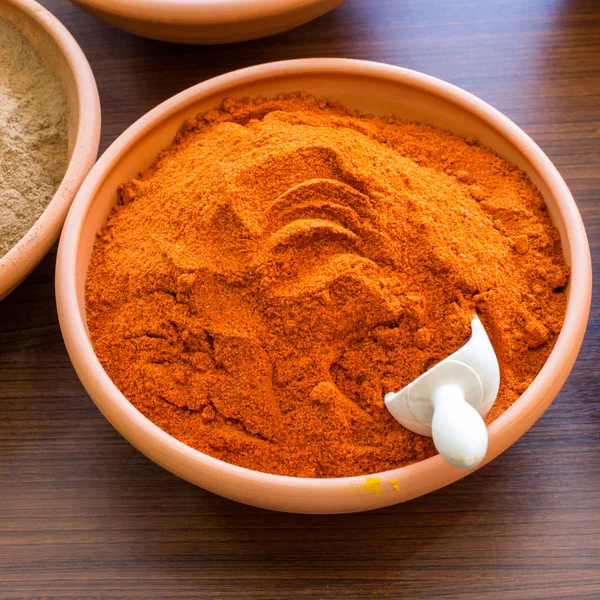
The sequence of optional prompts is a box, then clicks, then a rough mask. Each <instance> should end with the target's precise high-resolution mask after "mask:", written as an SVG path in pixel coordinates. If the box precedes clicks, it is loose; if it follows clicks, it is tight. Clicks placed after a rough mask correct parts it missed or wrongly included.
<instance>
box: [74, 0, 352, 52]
mask: <svg viewBox="0 0 600 600" xmlns="http://www.w3.org/2000/svg"><path fill="white" fill-rule="evenodd" d="M254 1H256V0H254ZM343 1H344V0H318V1H313V2H307V3H305V4H303V5H302V6H298V7H293V8H292V9H291V10H290V9H287V8H286V6H285V5H286V2H284V1H283V0H282V2H281V11H279V12H278V13H276V14H265V15H263V16H260V17H254V18H249V19H245V20H234V21H232V20H226V19H225V18H224V19H223V21H222V22H218V21H216V20H215V19H214V17H213V18H212V20H211V22H203V21H202V19H201V18H197V19H194V18H188V19H185V20H184V19H181V20H178V19H174V20H170V21H165V20H161V19H157V18H153V17H154V16H153V14H152V8H151V7H148V8H147V9H146V10H145V11H144V12H143V14H139V15H130V14H126V13H125V12H124V11H121V10H119V8H118V6H113V4H111V3H106V4H105V5H104V6H103V5H102V4H100V5H99V4H98V3H97V2H89V1H88V0H71V2H73V4H76V5H77V6H79V8H81V9H82V10H84V11H85V12H87V13H89V14H91V15H92V16H94V17H96V18H97V19H100V20H101V21H104V22H105V23H108V24H109V25H113V26H114V27H118V28H120V29H124V30H125V31H128V32H130V33H133V34H135V35H139V36H141V37H146V38H150V39H154V40H162V41H164V42H176V43H180V44H229V43H233V42H245V41H248V40H255V39H259V38H263V37H266V36H269V35H275V34H277V33H281V32H283V31H287V30H289V29H293V28H294V27H298V26H300V25H303V24H304V23H308V22H309V21H312V20H313V19H316V18H317V17H320V16H321V15H324V14H325V13H327V12H329V11H330V10H332V9H334V8H335V7H336V6H338V5H339V4H341V3H342V2H343ZM140 4H143V2H140ZM214 4H215V8H214V11H213V12H214V13H218V4H219V3H218V2H215V3H214ZM140 12H141V11H140Z"/></svg>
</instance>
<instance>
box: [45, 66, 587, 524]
mask: <svg viewBox="0 0 600 600" xmlns="http://www.w3.org/2000/svg"><path fill="white" fill-rule="evenodd" d="M294 90H304V91H308V92H312V93H313V94H316V95H318V96H320V97H324V98H333V99H336V100H339V101H340V102H343V103H344V104H346V105H347V106H349V107H354V108H357V109H360V110H363V111H367V112H373V113H380V114H384V113H387V112H391V113H395V114H396V115H401V116H403V117H407V118H410V119H417V120H421V121H425V122H427V123H431V124H433V125H438V126H443V127H445V128H448V129H451V130H453V131H455V132H456V133H458V134H461V135H469V136H475V137H477V138H479V139H480V140H481V141H482V142H483V143H484V144H486V145H488V146H489V147H491V148H493V149H494V150H495V151H497V152H498V153H499V154H500V155H501V156H503V157H504V158H506V159H507V160H509V161H512V162H514V163H516V164H517V165H518V166H519V167H521V168H522V169H524V170H525V171H526V172H527V173H528V174H529V176H530V177H531V179H532V180H533V181H534V182H535V184H536V185H537V186H538V188H539V189H540V191H541V192H542V194H543V196H544V198H545V200H546V203H547V205H548V209H549V211H550V214H551V217H552V219H553V221H554V223H555V224H556V225H557V227H558V229H559V231H560V235H561V239H562V245H563V248H564V254H565V258H566V260H567V261H568V263H569V264H570V265H571V268H572V276H571V280H570V283H569V286H568V306H567V312H566V318H565V322H564V326H563V329H562V332H561V333H560V335H559V337H558V340H557V342H556V345H555V347H554V349H553V351H552V353H551V354H550V357H549V358H548V361H547V362H546V364H545V365H544V367H543V369H542V370H541V371H540V373H539V375H538V376H537V377H536V378H535V380H534V381H533V383H532V384H531V385H530V386H529V388H528V389H527V390H526V391H525V392H524V393H523V395H522V396H521V397H520V398H519V399H518V400H517V401H516V402H515V403H514V405H513V406H512V407H511V408H510V409H509V410H507V411H506V412H505V413H504V414H503V415H501V416H500V417H499V418H498V419H497V420H496V421H494V422H493V423H492V424H491V425H490V427H489V449H488V453H487V455H486V458H485V461H484V464H485V462H489V461H490V460H492V459H493V458H495V457H496V456H498V455H499V454H500V453H501V452H503V451H504V450H506V449H507V448H508V447H509V446H510V445H511V444H513V443H514V442H515V441H516V440H517V439H519V437H521V436H522V435H523V434H524V433H525V432H526V431H527V430H528V429H529V428H530V427H531V426H532V425H533V423H535V421H536V420H537V419H538V418H539V417H540V415H541V414H542V413H543V412H544V410H546V408H547V407H548V405H549V404H550V403H551V402H552V400H553V399H554V397H555V396H556V394H557V393H558V391H559V390H560V388H561V386H562V385H563V383H564V382H565V380H566V379H567V376H568V375H569V372H570V370H571V368H572V366H573V363H574V362H575V358H576V356H577V353H578V351H579V348H580V345H581V342H582V339H583V335H584V331H585V327H586V323H587V318H588V313H589V308H590V298H591V261H590V252H589V247H588V243H587V239H586V234H585V229H584V227H583V223H582V220H581V217H580V215H579V211H578V210H577V206H576V204H575V202H574V201H573V197H572V196H571V193H570V192H569V189H568V188H567V186H566V184H565V182H564V181H563V179H562V178H561V176H560V175H559V173H558V171H557V170H556V168H555V167H554V166H553V165H552V163H551V162H550V160H549V159H548V158H547V157H546V155H545V154H544V153H543V152H542V150H540V148H539V147H538V146H537V145H536V144H535V143H534V142H533V141H532V140H531V139H530V138H529V137H528V136H527V135H526V134H525V133H524V132H523V131H521V129H519V128H518V127H517V126H516V125H515V124H514V123H512V122H511V121H510V120H509V119H507V118H506V117H505V116H503V115H502V114H501V113H499V112H498V111H497V110H495V109H493V108H492V107H491V106H489V105H488V104H486V103H485V102H483V101H481V100H479V99H478V98H476V97H474V96H472V95H471V94H469V93H467V92H465V91H463V90H461V89H459V88H457V87H454V86H452V85H450V84H448V83H445V82H443V81H440V80H439V79H434V78H433V77H429V76H427V75H423V74H422V73H416V72H414V71H409V70H406V69H402V68H399V67H393V66H389V65H383V64H377V63H370V62H363V61H355V60H344V59H306V60H296V61H286V62H280V63H272V64H267V65H261V66H258V67H252V68H249V69H243V70H241V71H236V72H234V73H229V74H227V75H222V76H220V77H217V78H215V79H211V80H210V81H206V82H204V83H201V84H199V85H197V86H195V87H192V88H190V89H188V90H186V91H184V92H182V93H180V94H178V95H177V96H175V97H173V98H171V99H170V100H168V101H166V102H164V103H163V104H161V105H160V106H158V107H157V108H155V109H154V110H152V111H150V112H149V113H148V114H147V115H145V116H144V117H142V118H141V119H140V120H139V121H137V122H136V123H135V124H134V125H132V126H131V127H130V128H129V129H128V130H127V131H126V132H125V133H123V134H122V135H121V136H120V137H119V138H118V139H117V140H116V141H115V142H114V143H113V144H112V146H111V147H110V148H109V149H108V150H107V151H106V153H105V154H104V155H103V156H102V158H101V159H100V160H99V162H98V164H96V166H95V167H94V169H93V170H92V172H91V173H90V175H89V176H88V178H87V179H86V181H85V183H84V184H83V186H82V187H81V189H80V191H79V193H78V195H77V198H76V199H75V202H74V203H73V207H72V209H71V212H70V214H69V217H68V219H67V222H66V225H65V228H64V232H63V236H62V240H61V243H60V248H59V256H58V267H57V277H56V293H57V303H58V312H59V318H60V324H61V328H62V332H63V335H64V339H65V342H66V345H67V349H68V351H69V354H70V356H71V360H72V361H73V365H74V366H75V369H76V371H77V373H78V375H79V377H80V378H81V381H82V382H83V384H84V386H85V387H86V389H87V391H88V392H89V394H90V396H91V397H92V399H93V400H94V402H95V403H96V405H97V406H98V408H99V409H100V410H101V411H102V412H103V413H104V415H105V416H106V418H107V419H108V420H109V421H110V422H111V423H112V424H113V425H114V426H115V427H116V428H117V429H118V430H119V431H120V432H121V433H122V435H123V436H124V437H126V438H127V439H128V440H129V441H130V442H131V443H132V444H133V445H134V446H136V447H137V448H138V449H139V450H140V451H141V452H143V453H144V454H146V455H147V456H148V457H150V458H151V459H152V460H154V461H156V462H157V463H158V464H160V465H162V466H163V467H165V468H166V469H169V470H170V471H172V472H173V473H175V474H177V475H179V476H180V477H183V478H184V479H187V480H188V481H191V482H193V483H195V484H197V485H199V486H201V487H203V488H206V489H207V490H210V491H212V492H215V493H217V494H221V495H223V496H226V497H228V498H232V499H234V500H238V501H240V502H245V503H248V504H252V505H255V506H261V507H266V508H271V509H276V510H282V511H292V512H302V513H341V512H351V511H360V510H367V509H372V508H378V507H382V506H387V505H390V504H395V503H397V502H402V501H405V500H409V499H411V498H415V497H416V496H420V495H421V494H426V493H428V492H431V491H433V490H436V489H438V488H440V487H442V486H445V485H448V484H449V483H452V482H454V481H456V480H457V479H460V478H461V477H464V476H465V475H466V472H465V471H461V470H458V469H455V468H453V467H451V466H450V465H449V464H447V463H446V462H445V461H444V460H443V459H442V458H441V457H440V456H434V457H432V458H429V459H427V460H424V461H421V462H419V463H416V464H413V465H410V466H407V467H403V468H400V469H396V470H393V471H387V472H385V473H373V474H371V475H370V476H361V477H347V478H338V479H302V478H293V477H282V476H278V475H269V474H266V473H259V472H256V471H252V470H248V469H244V468H241V467H237V466H234V465H231V464H228V463H226V462H223V461H220V460H217V459H215V458H212V457H210V456H207V455H206V454H203V453H201V452H198V451H196V450H193V449H192V448H190V447H188V446H186V445H185V444H183V443H181V442H179V441H177V440H176V439H174V438H173V437H171V436H169V435H168V434H166V433H165V432H163V431H162V430H161V429H159V428H158V427H156V426H155V425H154V424H153V423H151V422H150V421H149V420H148V419H146V417H144V416H143V415H142V414H141V413H140V412H138V410H137V409H135V408H134V407H133V406H132V405H131V404H130V403H129V402H128V401H127V399H126V398H125V397H124V396H123V394H121V392H120V391H119V390H118V389H117V388H116V387H115V385H114V384H113V383H112V381H111V380H110V379H109V377H108V375H107V374H106V373H105V372H104V370H103V368H102V366H101V365H100V363H99V361H98V359H97V357H96V355H95V354H94V349H93V347H92V344H91V343H90V339H89V335H88V330H87V327H86V316H85V303H84V286H85V278H86V271H87V267H88V262H89V259H90V255H91V252H92V248H93V245H94V241H95V236H96V232H97V231H98V230H99V229H100V228H101V227H102V226H103V224H104V223H105V222H106V219H107V217H108V214H109V213H110V210H111V208H112V206H113V205H114V203H115V201H116V189H117V185H118V184H120V183H122V182H125V181H127V180H129V179H131V178H133V177H134V176H136V174H137V173H138V172H139V171H140V170H141V169H144V168H145V167H146V166H148V165H149V164H150V162H151V161H152V160H153V159H154V157H155V156H156V155H157V153H158V152H159V150H161V149H162V148H163V147H165V146H166V145H168V144H169V142H170V141H171V140H172V138H173V136H174V135H175V132H176V131H177V129H178V128H179V126H180V125H181V124H182V122H183V121H184V120H185V119H187V118H189V117H192V116H193V115H195V114H196V113H198V112H200V111H205V110H208V109H209V108H211V107H214V106H215V105H217V104H218V103H219V102H220V101H221V99H222V98H223V97H226V96H234V97H235V96H251V97H252V96H258V95H265V96H270V95H275V94H278V93H280V92H285V91H294ZM507 468H509V467H507ZM394 480H395V482H394ZM391 482H394V484H393V485H392V484H391Z"/></svg>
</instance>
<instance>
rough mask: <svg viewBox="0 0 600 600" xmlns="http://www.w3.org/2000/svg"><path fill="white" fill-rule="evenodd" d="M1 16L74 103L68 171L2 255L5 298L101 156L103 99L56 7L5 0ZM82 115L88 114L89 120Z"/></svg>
mask: <svg viewBox="0 0 600 600" xmlns="http://www.w3.org/2000/svg"><path fill="white" fill-rule="evenodd" d="M0 18H2V19H7V20H9V21H11V22H12V23H13V24H14V25H15V26H16V27H17V28H18V29H19V30H20V31H21V33H22V34H23V35H24V36H25V37H26V38H27V40H28V41H29V43H30V44H31V45H32V46H33V47H34V48H35V49H36V50H37V51H38V53H39V55H40V56H41V57H42V59H43V60H44V62H45V63H46V65H47V66H48V67H49V68H50V69H52V70H53V71H54V73H56V75H57V77H58V78H59V80H60V82H61V83H62V86H63V88H64V90H65V94H66V96H67V102H68V105H69V117H68V119H69V120H68V143H69V148H68V151H69V165H68V169H67V172H66V173H65V176H64V178H63V181H62V182H61V184H60V186H59V188H58V189H57V191H56V194H55V195H54V197H53V198H52V200H51V202H50V203H49V204H48V206H47V207H46V209H45V210H44V212H43V213H42V215H41V216H40V217H39V219H38V221H37V222H36V223H35V224H34V225H33V227H32V228H31V229H30V231H29V232H28V233H27V234H26V235H25V236H24V237H23V239H22V240H21V241H19V242H18V243H17V244H16V245H15V247H14V248H12V249H11V250H10V251H9V252H8V253H7V254H6V255H4V256H3V257H1V258H0V300H1V299H2V298H4V297H5V296H6V295H8V294H9V293H10V292H11V291H12V290H14V289H15V288H16V287H17V286H18V285H19V284H20V283H21V282H22V281H23V280H24V279H25V278H26V277H27V276H28V275H29V273H31V271H32V270H33V269H34V268H35V267H36V266H37V265H38V263H39V262H40V261H41V260H42V258H43V257H44V256H45V255H46V254H47V252H48V251H49V250H50V248H51V246H52V244H54V242H55V241H56V240H57V239H58V236H59V234H60V228H61V226H62V224H63V221H64V220H65V217H66V216H67V212H68V210H69V207H70V205H71V202H72V200H73V198H74V197H75V194H76V192H77V190H78V189H79V186H80V185H81V183H82V181H83V180H84V178H85V176H86V175H87V173H88V172H89V170H90V169H91V168H92V166H93V164H94V162H95V160H96V156H97V153H98V147H99V144H100V100H99V98H98V90H97V88H96V83H95V80H94V76H93V74H92V71H91V68H90V66H89V64H88V62H87V60H86V58H85V56H84V55H83V52H82V51H81V49H80V48H79V46H78V45H77V43H76V42H75V40H74V39H73V38H72V37H71V35H70V33H69V32H68V31H67V30H66V29H65V28H64V27H63V25H62V24H61V23H60V22H59V21H58V20H57V19H56V18H55V17H54V16H53V15H52V14H51V13H49V12H48V11H47V10H46V9H44V8H43V7H42V6H40V5H39V4H38V3H37V2H32V1H31V0H0ZM82 115H86V122H85V123H83V122H82V120H81V116H82Z"/></svg>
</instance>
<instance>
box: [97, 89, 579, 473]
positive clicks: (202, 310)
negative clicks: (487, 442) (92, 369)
mask: <svg viewBox="0 0 600 600" xmlns="http://www.w3.org/2000/svg"><path fill="white" fill-rule="evenodd" d="M567 280H568V268H567V267H566V266H565V263H564V260H563V258H562V252H561V247H560V241H559V235H558V232H557V231H556V229H555V228H554V227H553V225H552V224H551V222H550V219H549V217H548V214H547V211H546V207H545V205H544V202H543V200H542V197H541V195H540V193H539V191H538V190H537V189H536V188H535V187H534V185H533V184H532V183H531V181H530V180H529V179H528V178H527V176H526V175H525V174H524V173H523V172H522V171H520V170H519V169H518V168H516V167H515V166H513V165H511V164H509V163H507V162H506V161H504V160H502V159H501V158H499V157H498V156H496V155H495V154H494V153H493V152H491V151H490V150H488V149H486V148H484V147H482V146H481V145H479V144H478V143H477V142H476V141H475V140H472V139H462V138H460V137H457V136H454V135H452V134H450V133H448V132H445V131H442V130H440V129H437V128H433V127H430V126H426V125H422V124H418V123H410V122H405V121H402V120H399V119H396V118H393V117H386V118H378V117H374V116H370V115H364V114H359V113H356V112H353V111H350V110H348V109H346V108H344V107H343V106H340V105H339V104H336V103H334V102H325V101H321V100H318V99H316V98H314V97H312V96H309V95H307V94H302V93H295V94H288V95H283V96H281V97H279V98H277V99H274V100H272V99H264V98H260V99H257V100H249V99H242V100H231V99H228V100H225V101H224V102H223V103H222V105H221V106H220V107H219V108H218V109H214V110H211V111H209V112H207V113H206V114H203V115H199V116H198V117H197V118H196V119H192V120H191V121H189V122H188V123H186V124H185V125H184V127H183V128H182V130H181V131H180V132H179V134H178V135H177V137H176V139H175V141H174V142H173V143H172V144H171V145H170V146H169V147H168V148H166V149H165V150H164V151H163V152H162V153H161V154H160V155H159V157H158V158H157V160H156V161H155V162H154V164H153V165H152V166H151V167H150V168H149V169H148V170H147V171H145V172H144V173H142V174H141V175H140V176H139V177H138V178H137V179H134V180H132V181H130V182H129V183H126V184H125V185H123V186H121V188H120V202H119V204H118V205H117V206H116V208H115V210H114V212H113V213H112V215H111V217H110V219H109V221H108V223H107V224H106V226H105V227H104V229H103V230H102V232H101V233H100V234H99V237H98V241H97V243H96V246H95V249H94V253H93V257H92V261H91V264H90V267H89V272H88V280H87V289H86V302H87V316H88V323H89V329H90V333H91V337H92V341H93V344H94V347H95V350H96V352H97V355H98V357H99V359H100V361H101V363H102V364H103V366H104V368H105V369H106V371H107V373H108V374H109V376H110V377H111V378H112V380H113V381H114V382H115V384H116V385H117V386H118V387H119V388H120V389H121V390H122V391H123V393H124V394H125V396H126V397H127V398H128V399H129V400H130V401H131V402H132V403H133V404H134V405H135V406H136V407H137V408H138V409H139V410H140V411H141V412H142V413H143V414H144V415H146V416H147V417H148V418H149V419H151V420H152V421H153V422H154V423H156V424H157V425H158V426H159V427H161V428H162V429H164V430H165V431H167V432H168V433H170V434H171V435H173V436H175V437H176V438H178V439H179V440H181V441H182V442H184V443H186V444H189V445H190V446H192V447H194V448H197V449H198V450H201V451H203V452H206V453H208V454H210V455H212V456H215V457H217V458H221V459H223V460H226V461H228V462H231V463H235V464H237V465H241V466H244V467H249V468H251V469H257V470H260V471H267V472H270V473H278V474H283V475H294V476H301V477H336V476H348V475H358V474H365V473H374V472H378V471H383V470H386V469H391V468H395V467H399V466H402V465H406V464H408V463H411V462H414V461H417V460H421V459H424V458H426V457H428V456H431V455H432V454H434V453H435V449H434V447H433V444H432V442H431V440H430V439H428V438H424V437H421V436H418V435H415V434H413V433H411V432H409V431H407V430H406V429H404V428H403V427H402V426H400V425H399V424H398V423H397V422H396V421H395V420H394V419H393V418H392V417H391V415H390V414H389V413H388V412H387V410H386V408H385V406H384V404H383V396H384V394H385V393H386V392H389V391H396V390H399V389H401V388H402V387H403V386H405V385H406V384H408V383H409V382H410V381H412V380H413V379H415V378H416V377H417V376H418V375H420V374H421V373H422V372H424V371H425V370H426V369H428V368H430V367H431V366H433V365H434V364H435V363H437V362H438V361H440V360H441V359H443V358H445V357H446V356H448V355H449V354H450V353H451V352H453V351H455V350H456V349H457V348H459V347H460V346H461V345H463V344H464V343H465V342H466V341H467V340H468V338H469V335H470V325H469V324H470V320H471V318H472V316H473V315H474V314H476V313H477V314H479V316H480V318H481V320H482V322H483V323H484V326H485V327H486V330H487V332H488V334H489V335H490V338H491V340H492V343H493V345H494V348H495V350H496V353H497V355H498V359H499V362H500V368H501V386H500V393H499V396H498V398H497V400H496V403H495V405H494V407H493V408H492V411H491V412H490V414H489V416H488V419H487V420H488V421H491V420H493V419H494V418H496V417H497V416H498V415H500V414H501V413H502V412H503V411H504V410H506V409H507V408H508V407H509V406H510V405H511V404H512V403H513V402H514V401H515V400H516V399H517V398H518V396H519V395H520V394H521V393H522V392H523V391H524V390H525V388H526V387H527V386H528V385H529V384H530V382H531V381H532V379H533V378H534V377H535V375H536V374H537V372H538V371H539V370H540V369H541V367H542V365H543V364H544V362H545V360H546V359H547V357H548V355H549V353H550V351H551V349H552V347H553V345H554V342H555V340H556V336H557V334H558V333H559V330H560V328H561V325H562V321H563V316H564V312H565V305H566V298H565V294H564V293H563V287H564V286H565V284H566V283H567Z"/></svg>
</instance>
